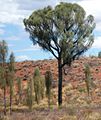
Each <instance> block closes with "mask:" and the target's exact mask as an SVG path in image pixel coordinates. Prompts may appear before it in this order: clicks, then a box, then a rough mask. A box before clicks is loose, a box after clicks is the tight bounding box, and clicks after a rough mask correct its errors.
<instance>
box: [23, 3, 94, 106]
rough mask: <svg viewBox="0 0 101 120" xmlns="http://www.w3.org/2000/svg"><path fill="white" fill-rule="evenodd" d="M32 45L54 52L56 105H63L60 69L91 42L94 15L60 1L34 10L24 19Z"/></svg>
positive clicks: (80, 53)
mask: <svg viewBox="0 0 101 120" xmlns="http://www.w3.org/2000/svg"><path fill="white" fill-rule="evenodd" d="M24 25H25V29H26V31H28V32H29V33H30V38H31V40H32V42H33V45H36V44H38V45H39V46H40V47H41V48H42V49H44V50H47V51H49V52H51V53H52V54H53V56H54V57H55V58H56V59H57V61H58V104H59V105H61V104H62V68H63V67H64V65H66V64H67V65H69V66H70V65H71V63H72V61H74V60H75V59H77V58H78V57H79V56H80V55H82V54H83V53H84V52H85V51H87V50H88V49H89V48H90V47H91V45H92V44H93V40H94V38H93V29H94V28H95V22H94V17H93V16H92V15H89V16H86V12H85V10H84V9H83V8H82V7H81V6H79V5H78V4H72V3H63V2H62V3H60V4H58V5H57V6H55V8H52V7H50V6H48V7H45V8H44V9H40V10H36V11H34V12H33V13H32V14H31V16H29V18H28V19H24Z"/></svg>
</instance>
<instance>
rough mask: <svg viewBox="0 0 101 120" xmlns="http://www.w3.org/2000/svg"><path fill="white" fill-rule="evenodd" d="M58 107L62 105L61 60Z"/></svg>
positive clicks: (59, 62) (59, 61) (59, 64)
mask: <svg viewBox="0 0 101 120" xmlns="http://www.w3.org/2000/svg"><path fill="white" fill-rule="evenodd" d="M58 105H59V106H61V105H62V67H61V59H60V60H58Z"/></svg>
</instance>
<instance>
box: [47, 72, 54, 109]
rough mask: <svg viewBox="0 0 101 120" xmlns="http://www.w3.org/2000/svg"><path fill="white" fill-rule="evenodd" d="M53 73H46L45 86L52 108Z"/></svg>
mask: <svg viewBox="0 0 101 120" xmlns="http://www.w3.org/2000/svg"><path fill="white" fill-rule="evenodd" d="M52 80H53V78H52V73H51V71H49V70H48V71H46V73H45V86H46V96H47V98H48V106H49V107H50V97H51V88H52Z"/></svg>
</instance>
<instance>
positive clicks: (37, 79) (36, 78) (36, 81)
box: [33, 68, 42, 104]
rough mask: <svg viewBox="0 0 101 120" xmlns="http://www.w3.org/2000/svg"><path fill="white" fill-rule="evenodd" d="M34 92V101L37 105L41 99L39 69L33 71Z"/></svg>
mask: <svg viewBox="0 0 101 120" xmlns="http://www.w3.org/2000/svg"><path fill="white" fill-rule="evenodd" d="M33 80H34V92H35V101H36V102H37V104H39V101H40V99H41V92H42V91H41V77H40V72H39V69H38V68H36V69H35V71H34V77H33Z"/></svg>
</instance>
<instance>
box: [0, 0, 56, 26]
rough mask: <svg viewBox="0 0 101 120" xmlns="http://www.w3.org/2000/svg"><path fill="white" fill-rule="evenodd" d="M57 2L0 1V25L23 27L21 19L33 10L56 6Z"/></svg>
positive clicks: (30, 0) (45, 0)
mask: <svg viewBox="0 0 101 120" xmlns="http://www.w3.org/2000/svg"><path fill="white" fill-rule="evenodd" d="M56 1H57V0H54V1H53V0H48V1H47V0H44V1H39V0H38V1H37V0H0V6H2V7H0V23H11V24H17V25H19V24H20V25H23V19H24V18H26V17H27V16H29V15H30V14H31V13H32V12H33V10H35V9H39V8H43V7H45V6H47V5H53V6H54V5H56Z"/></svg>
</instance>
